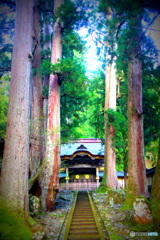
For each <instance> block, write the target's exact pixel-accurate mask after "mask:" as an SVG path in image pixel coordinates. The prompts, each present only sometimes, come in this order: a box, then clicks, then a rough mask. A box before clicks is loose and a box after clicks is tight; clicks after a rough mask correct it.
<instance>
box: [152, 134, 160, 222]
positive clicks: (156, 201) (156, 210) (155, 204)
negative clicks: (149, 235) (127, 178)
mask: <svg viewBox="0 0 160 240" xmlns="http://www.w3.org/2000/svg"><path fill="white" fill-rule="evenodd" d="M159 183H160V138H159V148H158V159H157V164H156V171H155V174H154V177H153V184H152V191H151V210H152V214H153V217H154V219H155V220H156V222H157V223H158V224H159V223H160V185H159Z"/></svg>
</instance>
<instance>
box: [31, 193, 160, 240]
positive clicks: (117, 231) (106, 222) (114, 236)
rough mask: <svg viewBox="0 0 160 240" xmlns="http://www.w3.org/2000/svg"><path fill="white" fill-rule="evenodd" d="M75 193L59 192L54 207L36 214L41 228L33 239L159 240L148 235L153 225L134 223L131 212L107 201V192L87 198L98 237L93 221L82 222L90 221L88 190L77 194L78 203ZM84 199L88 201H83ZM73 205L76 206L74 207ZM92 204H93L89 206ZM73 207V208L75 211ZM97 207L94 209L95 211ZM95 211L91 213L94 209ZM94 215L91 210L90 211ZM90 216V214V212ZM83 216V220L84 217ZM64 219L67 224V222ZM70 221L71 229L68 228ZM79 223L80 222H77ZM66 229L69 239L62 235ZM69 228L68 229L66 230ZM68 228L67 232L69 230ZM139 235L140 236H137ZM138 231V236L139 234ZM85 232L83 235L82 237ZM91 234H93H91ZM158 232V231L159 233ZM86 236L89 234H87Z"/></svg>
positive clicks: (90, 195) (92, 194)
mask: <svg viewBox="0 0 160 240" xmlns="http://www.w3.org/2000/svg"><path fill="white" fill-rule="evenodd" d="M75 197H76V193H75V192H73V191H60V192H59V194H58V196H57V201H56V209H55V210H54V211H53V212H50V213H42V212H41V213H40V214H38V215H37V216H36V217H35V220H36V221H37V222H39V223H40V224H41V225H42V226H43V228H42V230H40V231H38V232H36V233H35V234H34V236H33V238H32V239H35V240H38V239H39V240H40V239H46V240H64V239H74V240H75V239H81V240H85V239H90V240H91V239H104V240H105V239H110V240H125V239H126V240H131V239H136V240H139V239H141V240H158V239H160V238H158V237H159V236H155V237H153V236H147V234H148V233H150V232H157V231H156V229H155V226H154V225H152V224H146V225H142V224H141V225H140V224H135V222H134V220H133V216H134V212H133V211H122V210H121V209H120V208H121V206H122V204H114V203H113V202H112V201H111V202H110V203H107V194H104V193H103V194H102V193H95V192H89V198H91V199H92V200H93V203H92V204H93V205H94V209H95V211H96V212H97V210H98V212H97V213H96V215H94V217H95V218H96V222H97V219H98V218H99V221H98V222H100V223H101V226H100V228H101V230H103V232H104V233H105V234H104V235H103V236H102V235H101V236H99V237H98V232H97V228H96V226H95V225H94V226H93V225H92V224H95V223H93V222H94V221H93V220H92V224H91V222H90V223H89V222H88V223H87V222H86V224H85V221H86V220H87V219H88V220H87V221H91V219H90V216H91V215H92V213H91V211H90V210H91V205H92V204H91V205H90V204H89V199H87V193H86V192H82V193H80V194H78V198H77V204H76V201H74V200H75ZM86 199H87V200H86ZM73 205H75V208H74V206H73ZM92 207H93V206H92ZM74 209H75V210H74ZM96 209H97V210H96ZM95 211H94V212H95ZM93 214H94V213H93ZM92 216H93V215H92ZM83 218H85V219H83ZM66 222H67V224H66ZM70 223H71V229H70V228H69V226H70ZM80 223H81V224H80ZM89 224H91V225H92V226H90V234H91V235H92V233H93V232H94V233H93V235H94V237H93V238H91V235H90V236H89V235H87V234H89V233H87V231H88V230H87V229H88V227H89ZM66 228H68V230H67V231H68V233H67V235H68V234H69V238H67V237H66V236H65V234H66V232H67V231H66ZM69 229H70V230H69ZM69 231H70V233H69ZM138 234H139V236H138ZM140 234H141V236H140ZM85 235H86V238H84V237H85ZM93 235H92V236H93ZM159 235H160V234H159ZM80 236H81V237H80ZM87 236H88V237H87Z"/></svg>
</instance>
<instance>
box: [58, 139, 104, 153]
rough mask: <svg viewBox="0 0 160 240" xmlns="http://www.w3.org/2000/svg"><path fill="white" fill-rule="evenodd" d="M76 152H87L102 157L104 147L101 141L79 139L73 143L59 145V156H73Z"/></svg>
mask: <svg viewBox="0 0 160 240" xmlns="http://www.w3.org/2000/svg"><path fill="white" fill-rule="evenodd" d="M78 151H87V152H90V153H91V154H92V155H100V156H103V155H104V145H102V142H101V139H96V138H89V139H88V138H87V139H79V140H77V141H75V142H69V143H66V144H62V145H61V156H66V155H73V154H74V153H75V152H78Z"/></svg>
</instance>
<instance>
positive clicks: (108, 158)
mask: <svg viewBox="0 0 160 240" xmlns="http://www.w3.org/2000/svg"><path fill="white" fill-rule="evenodd" d="M109 108H112V109H114V110H115V109H116V69H115V64H114V62H112V63H111V64H109V65H108V66H107V68H106V79H105V111H106V110H107V109H109ZM113 137H114V128H113V126H112V125H110V124H109V123H108V116H107V114H106V113H105V156H104V164H105V171H106V184H107V187H109V188H113V189H116V188H118V179H117V175H116V154H115V147H114V140H113Z"/></svg>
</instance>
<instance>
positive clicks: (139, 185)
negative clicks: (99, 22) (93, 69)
mask: <svg viewBox="0 0 160 240" xmlns="http://www.w3.org/2000/svg"><path fill="white" fill-rule="evenodd" d="M138 26H140V25H138ZM138 39H139V38H138ZM138 39H137V41H136V44H137V48H136V51H137V52H138V54H137V56H135V55H134V56H133V57H132V58H131V59H130V62H129V83H128V186H127V195H128V198H132V196H136V195H142V196H145V197H147V196H148V192H147V184H146V169H145V161H144V139H143V115H142V62H141V59H140V55H139V53H140V46H138V45H139V44H138V42H139V41H138ZM132 199H133V198H132Z"/></svg>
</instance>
